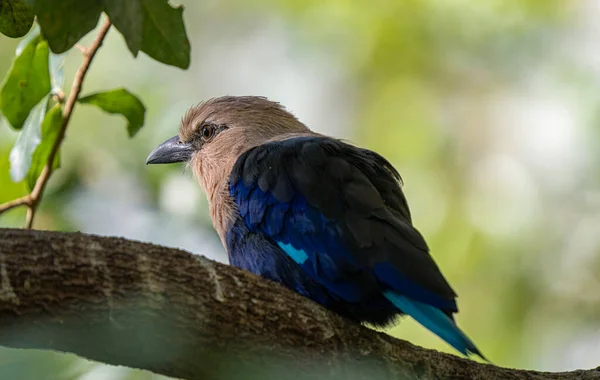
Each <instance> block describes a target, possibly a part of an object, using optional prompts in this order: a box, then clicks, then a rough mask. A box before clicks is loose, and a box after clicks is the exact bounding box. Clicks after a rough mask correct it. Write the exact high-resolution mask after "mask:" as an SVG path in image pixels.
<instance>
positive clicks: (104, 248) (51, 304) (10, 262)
mask: <svg viewBox="0 0 600 380" xmlns="http://www.w3.org/2000/svg"><path fill="white" fill-rule="evenodd" d="M0 345H4V346H8V347H19V348H37V349H49V350H57V351H64V352H71V353H75V354H77V355H80V356H82V357H86V358H89V359H93V360H97V361H100V362H104V363H109V364H116V365H123V366H128V367H134V368H142V369H147V370H150V371H153V372H155V373H160V374H164V375H168V376H172V377H177V378H185V379H235V378H240V379H253V378H256V379H270V378H273V379H279V378H285V379H300V378H306V379H313V378H314V379H333V378H336V379H370V380H375V379H412V378H418V379H600V367H599V368H596V369H593V370H587V371H574V372H565V373H542V372H534V371H523V370H515V369H507V368H500V367H496V366H493V365H487V364H480V363H477V362H474V361H470V360H466V359H462V358H459V357H456V356H453V355H448V354H443V353H439V352H437V351H433V350H427V349H423V348H420V347H417V346H414V345H412V344H410V343H408V342H405V341H402V340H398V339H394V338H392V337H390V336H388V335H386V334H383V333H380V332H376V331H373V330H371V329H368V328H365V327H362V326H359V325H357V324H354V323H351V322H349V321H346V320H344V319H342V318H340V317H338V316H336V315H333V314H332V313H331V312H328V311H327V310H325V309H324V308H322V307H320V306H318V305H317V304H315V303H313V302H311V301H310V300H308V299H306V298H304V297H301V296H299V295H297V294H295V293H293V292H291V291H288V290H287V289H285V288H283V287H281V286H279V285H277V284H275V283H272V282H269V281H266V280H264V279H261V278H259V277H257V276H254V275H252V274H250V273H247V272H245V271H241V270H238V269H236V268H233V267H230V266H227V265H223V264H220V263H216V262H213V261H211V260H208V259H206V258H204V257H202V256H199V255H192V254H190V253H187V252H184V251H181V250H177V249H172V248H166V247H161V246H156V245H151V244H147V243H141V242H136V241H131V240H125V239H121V238H113V237H100V236H94V235H87V234H82V233H61V232H49V231H26V230H12V229H0Z"/></svg>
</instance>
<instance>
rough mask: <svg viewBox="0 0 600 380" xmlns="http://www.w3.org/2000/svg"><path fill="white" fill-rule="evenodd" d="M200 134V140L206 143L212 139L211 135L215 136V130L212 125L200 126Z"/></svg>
mask: <svg viewBox="0 0 600 380" xmlns="http://www.w3.org/2000/svg"><path fill="white" fill-rule="evenodd" d="M200 133H201V135H202V140H204V141H208V140H210V139H212V137H213V135H214V134H215V128H214V127H213V126H212V125H208V124H207V125H204V126H202V130H201V131H200Z"/></svg>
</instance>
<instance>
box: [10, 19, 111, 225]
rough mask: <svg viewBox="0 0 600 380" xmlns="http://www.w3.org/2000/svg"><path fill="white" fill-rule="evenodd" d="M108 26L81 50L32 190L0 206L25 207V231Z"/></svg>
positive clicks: (107, 20)
mask: <svg viewBox="0 0 600 380" xmlns="http://www.w3.org/2000/svg"><path fill="white" fill-rule="evenodd" d="M110 26H111V22H110V20H109V19H108V18H107V19H106V20H105V21H104V23H103V24H102V26H101V27H100V29H99V30H98V34H97V35H96V38H95V39H94V41H93V42H92V44H91V45H90V46H89V47H88V48H85V50H82V52H83V53H84V54H83V61H82V62H81V66H79V69H78V70H77V72H76V73H75V78H74V79H73V85H72V87H71V93H70V94H69V97H68V98H67V101H66V103H65V108H64V112H63V119H62V124H61V127H60V130H59V132H58V136H57V138H56V141H55V142H54V145H53V146H52V150H51V151H50V154H49V155H48V160H47V161H46V165H45V166H44V168H43V169H42V172H41V173H40V176H39V177H38V179H37V181H36V183H35V186H34V188H33V190H32V191H31V193H30V194H28V195H25V196H23V197H21V198H18V199H15V200H12V201H8V202H6V203H3V204H0V214H2V213H3V212H5V211H8V210H10V209H12V208H14V207H18V206H27V216H26V218H25V228H27V229H31V226H32V225H33V218H34V216H35V211H36V209H37V206H38V205H39V203H40V201H41V200H42V196H43V193H44V189H45V188H46V184H47V183H48V180H49V179H50V175H51V174H52V163H53V162H54V157H55V156H56V154H57V153H58V150H59V148H60V145H61V144H62V142H63V140H64V138H65V133H66V131H67V127H68V126H69V120H71V115H72V113H73V108H74V107H75V104H76V103H77V99H78V98H79V93H81V88H82V86H83V80H84V79H85V75H86V74H87V72H88V69H89V68H90V64H91V63H92V61H93V60H94V56H95V55H96V53H97V52H98V49H99V48H100V46H102V42H103V41H104V38H105V37H106V34H107V33H108V30H109V29H110ZM63 96H64V94H63ZM58 97H59V98H60V95H58Z"/></svg>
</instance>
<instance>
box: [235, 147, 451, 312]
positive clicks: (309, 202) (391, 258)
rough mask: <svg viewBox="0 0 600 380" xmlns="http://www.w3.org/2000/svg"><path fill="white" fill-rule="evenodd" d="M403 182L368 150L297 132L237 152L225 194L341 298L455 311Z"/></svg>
mask: <svg viewBox="0 0 600 380" xmlns="http://www.w3.org/2000/svg"><path fill="white" fill-rule="evenodd" d="M399 180H400V177H399V175H398V173H397V172H396V170H395V169H394V168H393V167H392V166H391V164H390V163H389V162H388V161H386V160H385V159H384V158H383V157H381V156H380V155H378V154H376V153H374V152H372V151H368V150H365V149H360V148H357V147H354V146H351V145H349V144H346V143H343V142H341V141H339V140H335V139H331V138H326V137H312V136H311V137H296V138H291V139H287V140H283V141H277V142H269V143H266V144H264V145H260V146H257V147H255V148H252V149H250V150H248V151H246V152H245V153H244V154H242V155H241V156H240V157H239V159H238V160H237V162H236V163H235V165H234V167H233V170H232V172H231V176H230V194H231V196H232V198H233V199H234V201H235V203H236V204H237V206H238V209H239V212H240V216H241V217H242V218H243V219H244V220H245V222H246V225H247V227H248V228H249V229H250V230H251V231H253V232H257V233H262V234H264V235H266V236H267V237H269V238H270V239H271V240H272V241H274V242H275V243H276V244H277V245H279V247H280V248H281V249H282V250H283V251H284V252H286V253H287V254H288V255H289V256H290V257H291V258H292V259H293V260H294V261H296V262H297V263H298V264H299V265H301V266H302V268H303V269H304V270H305V271H306V273H307V274H308V275H310V276H311V277H313V278H314V279H315V280H316V281H318V282H319V283H321V284H323V285H324V286H325V287H326V288H327V289H328V290H329V291H330V292H332V293H334V294H336V295H337V296H339V297H340V298H342V299H344V300H346V301H349V302H358V301H360V300H361V299H362V297H364V296H365V293H366V292H369V291H373V290H376V291H379V292H385V291H386V290H391V291H395V292H398V293H399V294H401V295H403V296H406V297H410V299H413V300H416V301H419V302H422V303H425V304H428V305H431V306H434V307H436V308H439V309H442V310H444V311H446V312H448V313H453V312H456V311H457V307H456V302H455V297H456V294H455V293H454V291H453V290H452V288H451V287H450V285H449V284H448V282H447V281H446V279H445V278H444V277H443V275H442V274H441V272H440V271H439V269H438V267H437V265H436V264H435V262H434V261H433V259H432V258H431V256H430V255H429V253H428V247H427V245H426V243H425V241H424V239H423V237H422V236H421V234H420V233H419V232H418V231H417V230H416V229H415V228H414V227H413V226H412V224H411V220H410V212H409V209H408V206H407V204H406V199H405V198H404V195H403V194H402V191H401V188H400V184H399ZM374 286H375V287H377V289H373V287H374Z"/></svg>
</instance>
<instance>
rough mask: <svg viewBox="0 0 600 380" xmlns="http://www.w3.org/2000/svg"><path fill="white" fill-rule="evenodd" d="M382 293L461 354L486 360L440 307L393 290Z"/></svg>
mask: <svg viewBox="0 0 600 380" xmlns="http://www.w3.org/2000/svg"><path fill="white" fill-rule="evenodd" d="M383 295H384V296H385V297H386V298H387V299H388V300H389V301H390V302H391V303H393V304H394V305H395V306H396V307H397V308H398V309H400V310H401V311H402V312H403V313H405V314H408V315H410V316H411V317H413V318H414V319H415V320H416V321H417V322H419V323H420V324H421V325H423V326H424V327H426V328H427V329H429V330H430V331H431V332H433V333H434V334H436V335H437V336H439V337H440V338H442V339H443V340H445V341H446V342H447V343H448V344H450V345H451V346H452V347H454V348H455V349H457V350H458V351H459V352H461V353H462V354H463V355H465V356H468V355H469V354H475V355H479V356H480V357H481V358H482V359H484V360H487V359H486V358H485V357H484V356H483V355H482V354H481V352H479V350H478V349H477V347H475V344H474V343H473V342H472V341H471V340H470V339H469V338H468V337H467V336H466V335H465V334H464V333H463V332H462V331H460V329H459V328H458V326H456V324H455V323H454V321H452V320H451V319H450V317H448V316H447V315H446V314H445V313H444V312H443V311H441V310H440V309H438V308H436V307H433V306H431V305H427V304H425V303H422V302H419V301H415V300H412V299H410V298H408V297H406V296H403V295H402V294H400V293H398V292H395V291H393V290H386V291H385V292H383Z"/></svg>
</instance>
